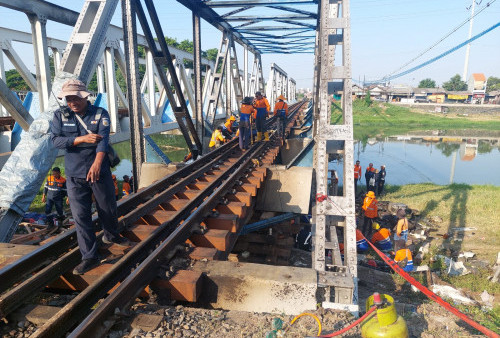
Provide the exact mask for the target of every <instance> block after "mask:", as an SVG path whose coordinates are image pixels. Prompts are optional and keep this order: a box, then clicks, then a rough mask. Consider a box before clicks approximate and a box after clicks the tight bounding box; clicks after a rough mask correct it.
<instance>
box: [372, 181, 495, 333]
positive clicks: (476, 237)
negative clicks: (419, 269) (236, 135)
mask: <svg viewBox="0 0 500 338" xmlns="http://www.w3.org/2000/svg"><path fill="white" fill-rule="evenodd" d="M381 200H388V201H393V202H398V203H399V202H400V203H404V204H406V205H408V206H409V207H410V208H412V209H417V210H419V211H420V213H421V215H422V217H432V216H439V217H440V218H442V220H443V221H442V222H441V223H438V224H436V225H438V226H439V229H438V230H437V231H435V232H431V233H430V235H431V236H433V237H435V238H437V239H435V240H433V241H432V242H431V251H430V254H427V255H426V256H425V257H424V261H423V262H422V264H428V265H429V266H430V267H431V268H432V269H433V270H434V269H436V268H438V269H440V270H441V275H440V277H441V279H443V280H444V281H445V282H447V283H450V284H451V285H453V286H454V287H456V288H459V289H462V290H466V291H467V292H470V293H472V294H474V295H475V296H476V297H478V295H479V294H480V293H482V292H483V291H484V290H486V291H487V292H488V293H489V294H490V295H494V296H495V298H496V299H495V302H494V307H493V309H491V310H487V311H485V310H484V309H481V307H480V306H464V305H460V306H457V307H458V308H459V309H460V310H461V311H462V312H464V313H465V314H467V315H469V316H471V317H472V318H473V319H474V320H476V321H478V322H479V323H481V324H482V325H484V326H486V327H488V328H490V329H492V330H495V331H496V332H500V331H499V324H500V306H499V304H500V302H499V301H498V297H499V295H500V283H491V282H490V281H489V280H488V277H489V276H491V275H492V270H491V267H492V266H493V264H494V263H495V261H496V257H497V253H498V252H499V250H500V212H499V210H498V206H499V205H500V187H495V186H492V185H482V186H480V185H467V184H451V185H443V186H441V185H435V184H427V183H426V184H408V185H403V186H394V185H389V186H388V187H387V189H386V195H384V196H383V197H382V198H381ZM457 227H473V228H476V229H477V230H474V231H466V232H461V233H460V232H459V233H456V234H461V235H463V236H459V237H460V238H462V239H463V240H462V241H455V240H454V239H455V238H457V236H453V231H452V230H453V228H457ZM445 233H448V234H449V235H450V236H449V238H448V239H444V238H443V237H442V236H441V235H443V234H445ZM438 234H440V235H438ZM449 250H451V251H453V252H463V251H471V252H474V253H475V254H476V257H474V259H478V260H480V261H487V262H488V267H487V268H479V269H477V270H475V271H474V272H473V273H470V274H467V275H464V276H449V275H448V274H446V272H445V271H444V270H445V265H444V263H443V262H441V261H437V262H431V257H432V256H435V255H436V254H441V255H447V254H449ZM414 254H415V255H416V253H414ZM395 282H398V279H397V278H395ZM399 283H401V284H404V283H405V282H404V281H403V280H402V279H399ZM412 297H415V296H412ZM448 301H450V302H451V303H452V304H453V300H450V299H448Z"/></svg>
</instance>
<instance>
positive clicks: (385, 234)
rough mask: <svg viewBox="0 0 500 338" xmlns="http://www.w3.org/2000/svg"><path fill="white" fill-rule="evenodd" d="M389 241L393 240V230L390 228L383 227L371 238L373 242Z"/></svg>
mask: <svg viewBox="0 0 500 338" xmlns="http://www.w3.org/2000/svg"><path fill="white" fill-rule="evenodd" d="M387 241H389V242H390V241H391V232H390V231H389V229H386V228H382V229H380V230H379V231H377V232H376V233H374V234H373V236H372V240H371V242H372V243H373V244H375V243H377V242H387Z"/></svg>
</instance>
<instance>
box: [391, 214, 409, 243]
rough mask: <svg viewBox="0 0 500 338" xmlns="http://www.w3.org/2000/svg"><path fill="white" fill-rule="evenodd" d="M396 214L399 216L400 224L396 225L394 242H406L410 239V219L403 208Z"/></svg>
mask: <svg viewBox="0 0 500 338" xmlns="http://www.w3.org/2000/svg"><path fill="white" fill-rule="evenodd" d="M396 216H397V217H398V224H397V225H396V233H395V234H394V242H396V241H399V240H404V241H405V243H406V242H407V241H408V219H407V218H406V212H405V211H404V210H403V209H399V210H398V211H397V212H396Z"/></svg>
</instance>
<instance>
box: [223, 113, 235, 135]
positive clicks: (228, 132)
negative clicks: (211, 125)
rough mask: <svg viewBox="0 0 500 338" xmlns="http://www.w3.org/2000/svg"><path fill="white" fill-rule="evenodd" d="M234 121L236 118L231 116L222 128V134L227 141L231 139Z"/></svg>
mask: <svg viewBox="0 0 500 338" xmlns="http://www.w3.org/2000/svg"><path fill="white" fill-rule="evenodd" d="M234 121H236V117H234V116H233V115H231V116H230V117H229V118H228V119H227V120H226V122H225V123H224V125H223V126H222V134H223V135H224V137H225V138H226V139H228V140H229V139H231V138H232V137H233V123H234Z"/></svg>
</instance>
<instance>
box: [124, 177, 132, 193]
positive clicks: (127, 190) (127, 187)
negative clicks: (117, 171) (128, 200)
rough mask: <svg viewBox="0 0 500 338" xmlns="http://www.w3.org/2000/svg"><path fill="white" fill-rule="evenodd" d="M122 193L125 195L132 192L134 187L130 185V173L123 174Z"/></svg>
mask: <svg viewBox="0 0 500 338" xmlns="http://www.w3.org/2000/svg"><path fill="white" fill-rule="evenodd" d="M122 193H123V196H128V195H130V194H131V193H132V187H131V186H130V177H128V175H124V176H123V184H122Z"/></svg>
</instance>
